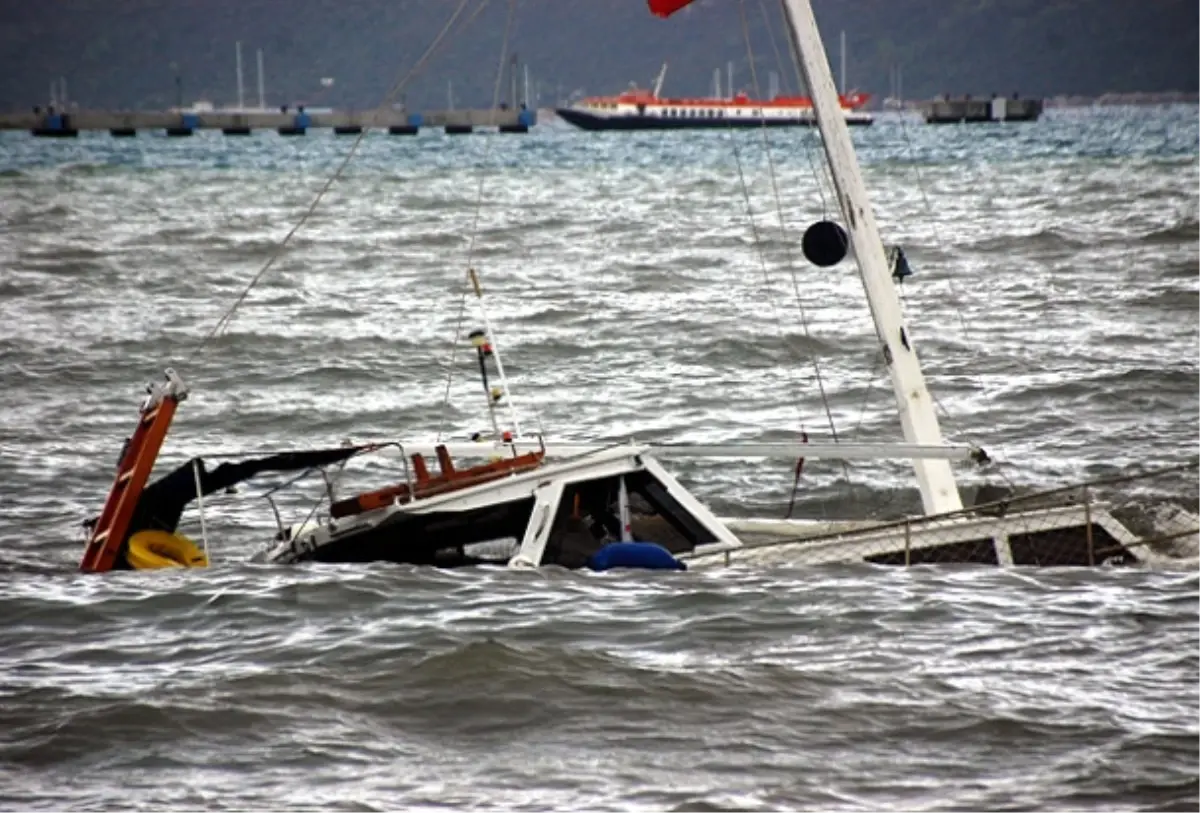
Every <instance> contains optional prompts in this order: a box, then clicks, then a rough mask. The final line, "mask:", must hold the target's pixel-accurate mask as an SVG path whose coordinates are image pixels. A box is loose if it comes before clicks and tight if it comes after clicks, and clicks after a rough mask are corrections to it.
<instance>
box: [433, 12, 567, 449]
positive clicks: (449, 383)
mask: <svg viewBox="0 0 1200 813" xmlns="http://www.w3.org/2000/svg"><path fill="white" fill-rule="evenodd" d="M516 6H517V3H516V0H509V4H508V13H507V15H506V17H505V20H504V37H503V40H502V41H501V45H500V59H499V64H498V65H497V68H496V80H495V83H494V85H493V88H492V111H493V116H494V112H495V111H496V110H497V108H498V107H499V105H500V87H501V85H502V83H503V81H504V63H505V61H506V60H507V58H508V46H509V42H510V40H511V37H512V25H513V20H514V18H515V16H516ZM512 102H513V104H514V105H515V104H516V100H515V99H513V100H512ZM491 147H492V142H491V140H490V139H489V140H488V142H487V144H486V145H485V146H484V154H483V159H482V161H481V163H480V168H479V183H478V185H477V186H476V194H475V211H474V214H473V216H472V222H471V233H470V238H469V241H468V244H467V276H468V280H467V283H468V284H467V285H466V286H465V287H464V288H463V291H462V293H461V294H460V295H459V301H458V316H457V317H456V319H455V324H454V338H453V340H452V341H451V345H450V362H449V365H448V367H447V370H446V387H445V391H444V394H443V396H442V420H441V423H440V424H439V426H438V434H437V437H438V440H441V438H442V435H443V434H444V433H445V432H446V426H447V423H448V421H449V412H450V393H451V390H452V388H453V384H454V370H455V364H456V363H457V360H458V345H459V342H460V341H461V340H462V327H463V321H464V319H465V317H466V308H467V298H468V297H469V296H470V293H471V291H472V290H473V285H472V284H471V283H470V280H469V277H470V272H471V269H472V268H473V264H474V259H475V248H476V244H477V242H478V237H479V220H480V216H481V213H482V210H483V189H484V185H485V182H486V180H487V171H488V163H487V162H488V158H489V156H490V155H491ZM478 275H479V272H478V270H476V276H477V277H478ZM480 299H481V302H480V307H481V308H482V307H483V304H482V294H480ZM494 332H495V331H494V328H493V331H492V333H493V334H494ZM489 339H490V340H491V341H492V342H493V343H494V344H495V345H496V346H497V347H499V340H498V338H497V337H496V336H495V335H491V336H489ZM507 388H508V384H507V381H506V382H505V390H506V392H505V396H506V397H508V398H509V399H510V403H511V397H512V396H511V394H510V393H508V392H507ZM530 408H531V409H532V410H533V416H534V421H535V423H536V424H537V427H538V432H539V434H541V435H543V436H544V435H545V433H546V430H545V426H544V425H543V423H542V414H541V410H539V409H538V407H537V404H536V402H531V404H530Z"/></svg>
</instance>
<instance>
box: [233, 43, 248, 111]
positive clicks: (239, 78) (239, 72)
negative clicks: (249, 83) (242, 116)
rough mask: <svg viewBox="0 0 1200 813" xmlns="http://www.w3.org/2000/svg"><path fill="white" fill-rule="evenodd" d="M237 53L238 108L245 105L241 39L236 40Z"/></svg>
mask: <svg viewBox="0 0 1200 813" xmlns="http://www.w3.org/2000/svg"><path fill="white" fill-rule="evenodd" d="M235 51H236V53H237V85H238V105H237V106H238V110H241V109H243V108H244V107H245V106H246V97H245V94H244V93H243V91H242V41H241V40H238V41H237V45H236V47H235Z"/></svg>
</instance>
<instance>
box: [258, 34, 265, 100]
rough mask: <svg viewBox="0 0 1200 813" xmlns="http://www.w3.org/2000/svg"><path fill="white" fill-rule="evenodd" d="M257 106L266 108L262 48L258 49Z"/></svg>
mask: <svg viewBox="0 0 1200 813" xmlns="http://www.w3.org/2000/svg"><path fill="white" fill-rule="evenodd" d="M258 106H259V108H260V109H261V110H266V109H267V91H266V86H265V85H264V84H263V54H262V48H259V49H258Z"/></svg>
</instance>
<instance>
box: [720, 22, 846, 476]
mask: <svg viewBox="0 0 1200 813" xmlns="http://www.w3.org/2000/svg"><path fill="white" fill-rule="evenodd" d="M738 12H739V16H740V18H741V23H742V36H743V37H744V38H745V41H746V56H747V61H748V62H749V63H750V79H751V82H752V84H753V86H754V95H755V97H756V98H761V97H762V89H761V87H760V85H759V81H758V69H757V67H755V60H754V46H753V43H752V41H751V39H750V25H749V22H748V21H747V19H746V0H741V2H739V3H738ZM768 33H769V32H768ZM759 130H760V131H761V134H762V139H763V150H764V152H765V153H766V156H767V169H768V175H769V177H770V179H771V189H772V192H773V194H774V198H775V208H776V211H777V212H778V215H779V233H780V243H781V244H782V246H783V251H784V257H785V258H786V260H787V265H788V270H789V271H790V276H791V279H792V289H793V291H794V293H795V295H796V306H797V308H798V309H799V313H800V326H801V329H802V330H803V331H804V338H805V339H806V340H807V341H808V343H809V344H810V346H811V345H812V342H813V338H812V331H811V330H810V329H809V325H808V313H807V311H806V310H805V308H804V301H803V298H802V297H801V295H800V282H799V280H798V278H797V275H796V263H795V258H794V257H793V255H792V249H791V243H790V241H789V240H788V232H787V226H786V222H785V218H784V214H783V198H782V196H781V195H780V193H779V180H778V176H777V173H776V170H775V160H774V156H773V155H772V153H771V143H770V139H769V138H768V137H767V125H766V119H765V118H764V119H763V122H762V126H761V127H760V128H759ZM810 158H811V155H810ZM738 171H739V173H740V172H741V167H740V164H739V167H738ZM816 180H817V186H818V189H820V187H821V183H820V179H819V178H817V179H816ZM743 191H745V192H746V206H747V209H749V206H750V199H749V192H748V191H746V190H745V182H744V181H743ZM821 207H822V210H824V208H825V195H824V192H823V191H822V192H821ZM755 241H756V242H757V241H758V234H757V229H756V230H755ZM760 256H761V257H762V262H763V273H764V274H766V273H767V269H766V256H765V253H764V252H762V250H761V244H760ZM809 357H810V360H811V362H812V366H813V374H814V378H815V380H816V382H817V389H818V391H819V392H820V394H821V404H822V406H823V407H824V409H825V417H826V419H827V420H828V422H829V431H830V434H831V436H832V437H833V442H834V443H837V442H838V436H837V426H836V425H835V423H834V420H833V410H832V408H831V407H830V405H829V396H828V394H827V393H826V391H825V380H824V377H823V376H822V375H821V364H820V362H819V361H818V359H817V354H816V352H815V351H813V352H810V355H809ZM842 471H843V473H844V474H845V475H846V478H847V479H849V476H850V472H849V468H848V467H847V465H846V461H844V460H843V461H842Z"/></svg>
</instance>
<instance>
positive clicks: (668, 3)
mask: <svg viewBox="0 0 1200 813" xmlns="http://www.w3.org/2000/svg"><path fill="white" fill-rule="evenodd" d="M647 1H648V2H649V3H650V13H651V14H653V15H654V16H655V17H670V16H671V15H672V14H674V13H675V12H677V11H679V9H681V8H683V7H684V6H688V5H691V3H692V0H647Z"/></svg>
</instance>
